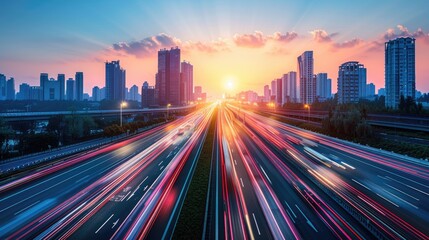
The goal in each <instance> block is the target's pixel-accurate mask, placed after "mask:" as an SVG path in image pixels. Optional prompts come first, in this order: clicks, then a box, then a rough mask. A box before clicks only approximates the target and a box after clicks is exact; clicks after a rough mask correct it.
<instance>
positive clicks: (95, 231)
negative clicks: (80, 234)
mask: <svg viewBox="0 0 429 240" xmlns="http://www.w3.org/2000/svg"><path fill="white" fill-rule="evenodd" d="M113 215H115V214H112V215H111V216H110V217H109V218H108V219H107V220H106V221H105V222H104V223H103V225H101V226H100V227H99V228H98V229H97V231H95V234H97V233H98V231H100V229H102V228H103V227H104V225H106V223H107V222H108V221H109V220H110V219H111V218H112V217H113Z"/></svg>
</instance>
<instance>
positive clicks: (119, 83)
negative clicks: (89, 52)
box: [106, 60, 126, 101]
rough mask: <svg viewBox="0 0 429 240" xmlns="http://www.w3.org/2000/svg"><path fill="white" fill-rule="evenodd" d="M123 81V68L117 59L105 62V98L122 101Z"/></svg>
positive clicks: (123, 96)
mask: <svg viewBox="0 0 429 240" xmlns="http://www.w3.org/2000/svg"><path fill="white" fill-rule="evenodd" d="M125 83H126V79H125V70H124V69H122V68H121V66H120V63H119V60H118V61H112V62H106V99H107V100H109V101H124V100H125V96H126V91H125Z"/></svg>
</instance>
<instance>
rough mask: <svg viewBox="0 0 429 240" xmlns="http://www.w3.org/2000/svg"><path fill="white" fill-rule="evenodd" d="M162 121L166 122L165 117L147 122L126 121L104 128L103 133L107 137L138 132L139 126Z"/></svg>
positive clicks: (143, 126) (142, 126)
mask: <svg viewBox="0 0 429 240" xmlns="http://www.w3.org/2000/svg"><path fill="white" fill-rule="evenodd" d="M169 119H170V120H173V119H174V117H170V118H169ZM162 122H165V118H157V119H153V120H150V121H147V122H144V121H136V122H131V123H126V124H123V125H122V127H121V126H120V125H118V124H112V125H110V126H107V127H105V128H104V130H103V135H104V136H105V137H114V136H117V135H121V134H124V133H127V134H133V133H137V131H138V129H139V128H145V127H149V126H151V125H154V124H158V123H162Z"/></svg>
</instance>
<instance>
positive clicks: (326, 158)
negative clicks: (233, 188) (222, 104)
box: [227, 105, 429, 239]
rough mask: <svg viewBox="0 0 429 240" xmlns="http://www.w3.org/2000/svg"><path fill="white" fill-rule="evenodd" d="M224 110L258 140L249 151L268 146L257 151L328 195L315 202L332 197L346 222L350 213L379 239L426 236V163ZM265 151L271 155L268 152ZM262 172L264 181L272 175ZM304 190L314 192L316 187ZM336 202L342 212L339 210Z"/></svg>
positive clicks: (234, 109)
mask: <svg viewBox="0 0 429 240" xmlns="http://www.w3.org/2000/svg"><path fill="white" fill-rule="evenodd" d="M227 109H229V110H230V111H231V112H233V114H234V116H235V117H236V118H237V119H239V120H240V121H241V122H243V123H244V124H242V125H243V126H245V127H242V128H244V130H243V131H247V132H248V134H250V136H251V138H253V139H259V140H261V142H259V143H258V141H254V142H256V143H258V144H256V145H255V146H254V147H253V148H252V149H255V148H260V149H262V150H263V149H264V145H268V146H265V147H268V150H265V151H264V154H263V155H265V156H270V157H268V159H269V160H271V162H272V164H271V165H274V163H275V162H277V161H273V160H274V159H276V158H278V161H279V162H282V163H284V164H285V165H286V166H287V167H289V168H290V169H293V170H294V171H293V172H294V173H295V174H297V175H298V173H301V174H302V175H303V176H304V178H302V180H303V184H308V185H309V183H313V184H314V185H317V186H318V189H320V190H323V192H325V194H326V195H328V196H329V197H322V198H320V201H322V202H324V201H327V200H329V199H330V200H334V201H335V202H336V203H337V204H334V205H333V208H332V209H333V210H334V211H336V212H337V213H339V216H340V217H342V218H344V219H345V220H346V222H348V223H350V219H348V218H349V217H348V216H353V217H354V218H355V220H357V221H359V222H360V223H361V224H359V225H361V226H364V227H365V228H366V229H367V231H370V232H371V234H375V235H376V236H377V237H380V238H390V239H391V238H394V239H397V238H398V239H427V238H428V234H429V228H428V227H427V226H429V214H428V210H429V208H428V207H427V206H428V205H427V204H428V199H429V198H428V196H429V195H428V194H429V182H428V180H429V165H428V164H427V162H424V161H420V160H417V159H412V158H409V157H406V156H402V155H398V154H392V153H390V152H386V151H382V150H378V149H374V148H370V147H366V146H361V145H358V144H353V143H349V142H346V141H342V140H338V139H335V138H331V137H327V136H324V135H320V134H316V133H313V132H309V131H305V130H302V129H299V128H296V127H292V126H290V125H287V124H284V123H280V122H277V121H275V120H272V119H270V118H269V117H267V116H261V115H258V114H255V113H252V112H251V111H246V110H243V109H240V108H238V107H235V106H232V105H228V107H227ZM250 144H251V143H250V142H247V143H246V144H245V145H246V147H248V148H249V147H250V146H251V145H250ZM269 150H272V151H274V153H275V155H269V152H268V151H269ZM254 156H256V154H254ZM261 166H263V165H261ZM266 168H268V165H267V167H266ZM277 169H278V170H279V167H277ZM266 172H267V175H266V178H267V179H268V178H270V179H273V178H274V176H275V175H274V176H273V175H270V174H268V171H266ZM310 190H313V191H315V192H316V193H317V189H316V188H313V189H311V188H310ZM310 190H309V191H310ZM313 196H314V193H313ZM289 205H290V204H289ZM335 205H337V206H335ZM338 205H340V206H341V207H342V208H343V209H344V210H346V211H347V212H348V214H342V213H340V212H339V208H338ZM310 221H312V220H310ZM325 223H326V222H325ZM355 226H357V225H356V224H350V227H351V228H352V229H353V228H354V229H353V231H351V232H355V233H357V235H355V236H354V237H353V238H355V237H357V236H365V232H362V233H361V231H360V230H359V229H357V228H355ZM340 229H341V228H340ZM342 229H344V227H343V228H342ZM299 232H300V233H301V232H303V231H299ZM305 232H307V231H305ZM347 235H349V233H347ZM337 236H338V235H337ZM341 238H343V237H341Z"/></svg>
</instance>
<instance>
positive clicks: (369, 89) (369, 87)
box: [366, 83, 375, 98]
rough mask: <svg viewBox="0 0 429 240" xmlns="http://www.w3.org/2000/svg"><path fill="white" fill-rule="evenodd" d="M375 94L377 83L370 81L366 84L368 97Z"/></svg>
mask: <svg viewBox="0 0 429 240" xmlns="http://www.w3.org/2000/svg"><path fill="white" fill-rule="evenodd" d="M374 95H375V85H374V83H368V84H367V85H366V97H369V98H371V97H374Z"/></svg>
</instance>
